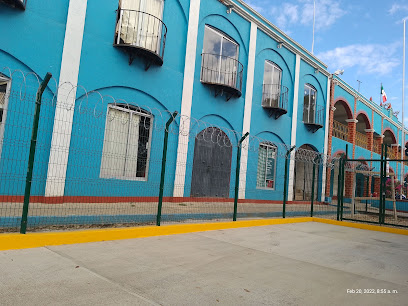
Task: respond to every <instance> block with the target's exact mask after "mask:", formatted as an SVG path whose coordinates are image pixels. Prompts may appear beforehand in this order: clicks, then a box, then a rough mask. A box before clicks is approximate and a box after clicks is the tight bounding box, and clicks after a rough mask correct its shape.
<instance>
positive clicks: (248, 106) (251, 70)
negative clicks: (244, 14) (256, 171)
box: [238, 22, 258, 199]
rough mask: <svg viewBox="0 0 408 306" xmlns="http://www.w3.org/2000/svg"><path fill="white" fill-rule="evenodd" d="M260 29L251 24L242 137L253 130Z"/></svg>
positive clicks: (242, 178) (245, 157) (242, 182)
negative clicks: (257, 45)
mask: <svg viewBox="0 0 408 306" xmlns="http://www.w3.org/2000/svg"><path fill="white" fill-rule="evenodd" d="M257 31H258V27H257V25H256V24H255V22H251V34H250V35H251V36H250V38H249V52H248V70H247V82H246V94H245V106H244V119H243V120H244V121H243V125H242V135H245V133H247V132H248V133H249V132H250V129H251V112H252V95H253V90H254V74H255V53H256V36H257ZM248 143H249V142H248V138H246V139H245V140H244V142H243V143H242V151H241V164H240V169H239V178H240V183H239V187H240V188H239V194H238V197H239V198H240V199H245V187H246V172H247V166H248Z"/></svg>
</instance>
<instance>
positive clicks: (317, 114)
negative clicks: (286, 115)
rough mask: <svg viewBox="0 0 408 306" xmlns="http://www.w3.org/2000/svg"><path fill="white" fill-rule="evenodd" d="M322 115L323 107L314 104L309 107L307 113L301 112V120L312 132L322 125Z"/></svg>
mask: <svg viewBox="0 0 408 306" xmlns="http://www.w3.org/2000/svg"><path fill="white" fill-rule="evenodd" d="M324 115H325V113H324V107H323V106H319V105H315V106H314V107H313V106H312V107H311V109H310V110H309V112H308V114H307V115H305V113H303V122H304V124H305V125H306V127H307V129H308V130H309V131H311V132H312V133H314V132H316V131H317V130H318V129H320V128H322V127H323V122H324Z"/></svg>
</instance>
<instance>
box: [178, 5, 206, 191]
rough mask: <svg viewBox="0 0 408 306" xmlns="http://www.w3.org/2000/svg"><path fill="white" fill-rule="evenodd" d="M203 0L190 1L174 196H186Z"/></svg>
mask: <svg viewBox="0 0 408 306" xmlns="http://www.w3.org/2000/svg"><path fill="white" fill-rule="evenodd" d="M200 2H201V0H191V1H190V13H189V18H188V32H187V47H186V59H185V64H184V80H183V95H182V100H181V112H180V117H181V123H180V134H179V141H178V146H177V163H176V176H175V179H174V190H173V196H174V197H183V196H184V184H185V180H186V168H187V152H188V141H189V133H190V116H191V105H192V102H193V86H194V74H195V63H196V52H197V36H198V22H199V17H200Z"/></svg>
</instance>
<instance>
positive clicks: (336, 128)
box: [333, 120, 348, 141]
mask: <svg viewBox="0 0 408 306" xmlns="http://www.w3.org/2000/svg"><path fill="white" fill-rule="evenodd" d="M333 137H336V138H339V139H341V140H344V141H348V126H347V125H345V124H343V123H340V122H338V121H336V120H333Z"/></svg>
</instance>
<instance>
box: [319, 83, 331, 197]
mask: <svg viewBox="0 0 408 306" xmlns="http://www.w3.org/2000/svg"><path fill="white" fill-rule="evenodd" d="M330 80H331V79H330V77H329V78H327V96H326V123H325V126H324V128H325V130H324V148H323V154H324V156H326V155H327V151H328V149H329V148H328V147H327V145H328V142H329V113H330ZM326 172H327V167H326V168H325V167H323V173H322V196H321V200H322V202H323V201H324V199H325V197H326Z"/></svg>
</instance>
